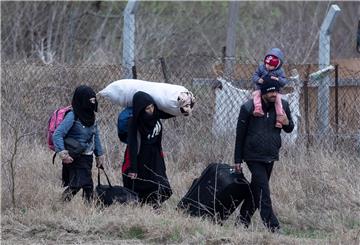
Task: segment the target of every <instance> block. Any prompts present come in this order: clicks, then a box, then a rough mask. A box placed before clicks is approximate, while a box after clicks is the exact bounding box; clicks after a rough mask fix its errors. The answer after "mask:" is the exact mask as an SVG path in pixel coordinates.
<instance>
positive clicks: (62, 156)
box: [59, 150, 74, 164]
mask: <svg viewBox="0 0 360 245" xmlns="http://www.w3.org/2000/svg"><path fill="white" fill-rule="evenodd" d="M59 157H60V159H61V160H62V161H63V163H65V164H69V163H72V162H73V161H74V159H73V158H72V157H71V156H70V155H69V152H68V151H67V150H63V151H60V152H59Z"/></svg>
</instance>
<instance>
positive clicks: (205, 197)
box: [177, 163, 251, 223]
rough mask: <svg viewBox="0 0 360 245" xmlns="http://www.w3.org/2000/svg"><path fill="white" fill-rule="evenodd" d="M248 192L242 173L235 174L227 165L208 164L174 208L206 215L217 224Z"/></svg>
mask: <svg viewBox="0 0 360 245" xmlns="http://www.w3.org/2000/svg"><path fill="white" fill-rule="evenodd" d="M250 193H251V191H250V185H249V182H248V181H247V180H246V178H245V176H244V175H243V173H238V172H235V170H234V168H233V167H230V166H229V165H228V164H223V163H212V164H210V165H209V166H208V167H207V168H206V169H205V170H204V171H203V172H202V174H201V176H200V177H199V178H197V179H195V180H194V182H193V184H192V185H191V187H190V189H189V191H188V192H187V193H186V195H185V196H184V197H183V198H182V199H181V201H180V202H179V204H178V206H177V207H178V208H180V209H185V210H186V211H187V213H189V214H190V215H192V216H208V217H210V218H212V219H213V221H215V222H220V223H221V222H222V221H224V220H226V219H227V218H228V217H229V216H230V215H231V214H232V213H233V212H234V211H235V209H236V208H237V207H238V206H239V204H240V203H241V202H242V201H243V200H244V199H245V198H246V197H248V196H249V195H250Z"/></svg>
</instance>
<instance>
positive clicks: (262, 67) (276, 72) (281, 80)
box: [252, 48, 289, 89]
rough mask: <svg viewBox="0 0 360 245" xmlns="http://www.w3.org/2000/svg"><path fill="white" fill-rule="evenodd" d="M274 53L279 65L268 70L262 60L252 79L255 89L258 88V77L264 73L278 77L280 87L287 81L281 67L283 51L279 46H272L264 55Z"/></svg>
mask: <svg viewBox="0 0 360 245" xmlns="http://www.w3.org/2000/svg"><path fill="white" fill-rule="evenodd" d="M268 55H274V56H276V57H278V58H279V60H280V65H279V67H278V68H276V69H275V70H272V71H268V70H267V69H266V67H265V64H264V62H262V63H261V64H260V65H259V66H258V68H257V69H256V71H255V73H254V75H253V77H252V81H253V83H254V84H255V87H256V89H260V87H259V84H258V83H257V82H258V81H259V79H260V78H263V77H264V76H266V75H270V76H275V77H278V78H279V84H280V87H284V86H285V85H286V84H287V83H288V82H289V81H288V80H287V79H286V77H285V72H284V69H283V68H282V65H283V63H284V53H283V52H282V51H281V50H280V49H279V48H273V49H271V50H270V51H269V52H268V53H267V54H266V55H265V57H266V56H268Z"/></svg>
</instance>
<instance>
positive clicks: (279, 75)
mask: <svg viewBox="0 0 360 245" xmlns="http://www.w3.org/2000/svg"><path fill="white" fill-rule="evenodd" d="M276 76H277V78H278V79H277V80H278V81H279V83H280V87H284V86H285V85H286V84H288V83H289V81H288V80H287V78H286V76H285V72H284V70H283V69H282V68H281V69H280V70H279V71H278V72H277V74H276Z"/></svg>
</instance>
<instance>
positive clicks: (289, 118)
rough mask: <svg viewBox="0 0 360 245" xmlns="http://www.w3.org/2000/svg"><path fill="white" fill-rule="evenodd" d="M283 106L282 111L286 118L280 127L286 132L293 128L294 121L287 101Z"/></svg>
mask: <svg viewBox="0 0 360 245" xmlns="http://www.w3.org/2000/svg"><path fill="white" fill-rule="evenodd" d="M283 108H284V111H285V114H286V117H287V118H286V119H287V120H285V123H284V124H283V127H282V129H283V130H284V131H285V132H286V133H291V132H292V131H293V129H294V121H293V119H292V116H291V111H290V107H289V103H288V102H286V103H284V104H283Z"/></svg>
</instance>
